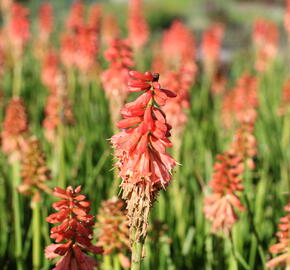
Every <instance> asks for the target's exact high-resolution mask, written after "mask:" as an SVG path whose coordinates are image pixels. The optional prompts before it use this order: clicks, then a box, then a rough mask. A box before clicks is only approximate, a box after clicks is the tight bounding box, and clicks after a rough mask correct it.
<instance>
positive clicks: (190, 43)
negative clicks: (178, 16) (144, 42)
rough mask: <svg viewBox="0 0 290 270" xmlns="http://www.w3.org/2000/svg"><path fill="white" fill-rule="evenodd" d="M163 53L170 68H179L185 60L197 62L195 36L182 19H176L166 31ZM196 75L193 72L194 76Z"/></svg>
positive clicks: (163, 38) (163, 40)
mask: <svg viewBox="0 0 290 270" xmlns="http://www.w3.org/2000/svg"><path fill="white" fill-rule="evenodd" d="M161 54H162V58H163V61H164V65H166V67H167V69H168V70H172V69H174V70H179V69H180V66H181V65H183V63H184V62H190V63H193V64H195V62H194V60H195V54H196V48H195V38H194V35H193V34H192V33H191V31H190V30H189V29H188V28H187V26H186V25H184V24H183V23H182V22H181V21H178V20H176V21H174V22H173V23H172V25H171V26H170V28H169V29H168V30H166V31H165V32H164V34H163V37H162V45H161ZM195 71H196V70H195ZM194 75H195V74H192V76H193V77H194ZM193 80H194V79H193Z"/></svg>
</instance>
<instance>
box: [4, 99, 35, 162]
mask: <svg viewBox="0 0 290 270" xmlns="http://www.w3.org/2000/svg"><path fill="white" fill-rule="evenodd" d="M28 133H29V129H28V120H27V113H26V108H25V106H24V103H23V100H22V99H20V98H12V99H11V100H10V102H9V104H8V106H7V108H6V112H5V118H4V123H3V131H2V133H1V139H2V145H1V148H2V151H3V152H4V153H5V154H7V155H9V162H12V161H14V160H18V159H19V158H20V153H21V151H22V149H23V146H24V145H25V138H26V136H27V135H28Z"/></svg>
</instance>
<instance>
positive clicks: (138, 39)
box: [128, 0, 149, 50]
mask: <svg viewBox="0 0 290 270" xmlns="http://www.w3.org/2000/svg"><path fill="white" fill-rule="evenodd" d="M142 12H143V7H142V0H130V1H129V12H128V13H129V14H128V32H129V33H128V35H129V40H130V42H131V44H132V47H133V48H134V50H139V49H141V48H142V47H143V46H144V45H145V43H146V42H147V41H148V38H149V28H148V24H147V22H146V19H145V18H144V16H143V14H142Z"/></svg>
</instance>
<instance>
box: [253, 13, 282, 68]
mask: <svg viewBox="0 0 290 270" xmlns="http://www.w3.org/2000/svg"><path fill="white" fill-rule="evenodd" d="M278 40H279V32H278V27H277V26H276V25H275V24H274V23H272V22H270V21H267V20H264V19H257V20H256V21H255V22H254V26H253V42H254V45H255V50H256V63H255V67H256V70H257V71H265V70H266V69H267V67H268V65H269V64H270V63H271V62H272V61H273V59H274V58H275V57H276V55H277V49H278V48H277V47H278Z"/></svg>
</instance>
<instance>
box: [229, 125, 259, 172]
mask: <svg viewBox="0 0 290 270" xmlns="http://www.w3.org/2000/svg"><path fill="white" fill-rule="evenodd" d="M254 128H255V127H254V124H253V123H247V122H245V123H242V124H241V126H240V127H239V128H238V129H237V130H236V133H235V135H234V138H233V142H232V144H231V149H230V152H232V153H235V154H239V155H240V156H241V157H242V160H243V162H245V163H246V164H247V166H248V168H249V169H250V170H253V169H254V168H255V163H254V157H255V156H256V155H257V153H258V150H257V140H256V137H255V135H254Z"/></svg>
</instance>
